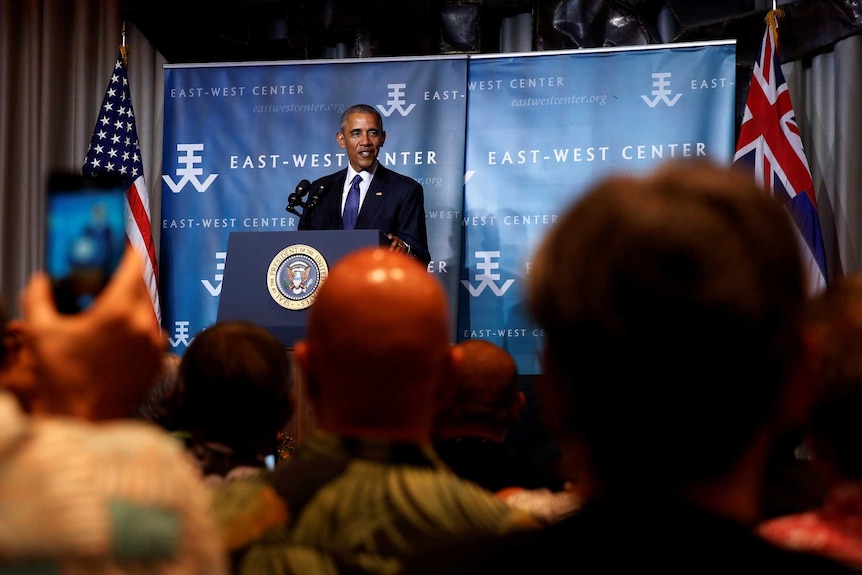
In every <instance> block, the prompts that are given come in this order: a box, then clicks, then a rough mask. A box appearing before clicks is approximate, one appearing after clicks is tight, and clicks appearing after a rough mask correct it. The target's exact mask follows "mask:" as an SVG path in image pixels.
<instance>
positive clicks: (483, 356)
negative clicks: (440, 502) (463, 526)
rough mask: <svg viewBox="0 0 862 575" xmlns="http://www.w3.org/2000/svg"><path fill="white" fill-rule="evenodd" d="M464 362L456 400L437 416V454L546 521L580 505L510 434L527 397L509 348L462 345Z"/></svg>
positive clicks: (477, 343)
mask: <svg viewBox="0 0 862 575" xmlns="http://www.w3.org/2000/svg"><path fill="white" fill-rule="evenodd" d="M456 347H457V348H459V349H460V350H461V354H462V359H461V362H460V365H459V369H458V372H457V373H456V374H454V375H453V389H452V390H451V392H450V396H449V397H450V400H449V401H447V402H445V403H444V405H443V407H442V408H441V409H440V411H439V412H438V414H437V417H436V420H435V426H434V450H435V451H436V452H437V454H438V455H439V456H440V458H441V459H443V461H444V462H445V463H446V464H447V465H448V466H449V467H450V468H451V469H452V470H453V471H454V472H455V473H456V474H458V475H460V476H461V477H464V478H466V479H469V480H470V481H473V482H474V483H477V484H479V485H481V486H482V487H484V488H485V489H488V490H489V491H493V492H496V493H497V494H498V495H500V496H504V497H505V499H506V500H507V501H508V502H509V503H510V504H513V505H517V506H522V507H524V508H526V509H528V510H530V511H532V512H533V513H534V514H536V515H538V516H539V517H540V518H542V519H543V520H546V521H551V520H556V519H558V518H559V517H561V516H563V515H567V514H568V513H571V512H572V511H574V510H575V509H577V506H578V504H579V500H578V497H577V496H575V494H574V492H573V491H571V490H569V489H565V487H566V482H565V481H563V479H562V478H561V477H560V476H559V475H556V476H554V475H551V474H549V473H547V472H546V471H545V470H544V469H539V468H538V467H537V466H536V465H534V464H533V463H532V462H531V461H530V459H529V458H528V457H527V454H525V453H523V452H522V451H521V450H519V449H518V448H517V446H515V445H514V444H513V443H512V442H511V441H509V438H508V434H509V431H510V430H511V429H513V428H514V427H515V425H517V423H518V422H519V420H520V417H521V410H522V409H523V408H524V404H525V403H526V398H525V395H524V392H523V391H521V390H520V389H519V388H518V366H517V364H516V363H515V360H514V358H513V357H512V356H511V355H510V354H509V352H507V351H506V350H505V349H503V348H501V347H500V346H498V345H496V344H494V343H492V342H490V341H486V340H481V339H470V340H465V341H462V342H460V343H458V344H456Z"/></svg>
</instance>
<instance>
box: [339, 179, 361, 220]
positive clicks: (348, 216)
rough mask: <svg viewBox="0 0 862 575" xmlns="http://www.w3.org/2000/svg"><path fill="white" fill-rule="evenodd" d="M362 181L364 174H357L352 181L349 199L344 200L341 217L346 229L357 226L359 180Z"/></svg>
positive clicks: (348, 193) (348, 194)
mask: <svg viewBox="0 0 862 575" xmlns="http://www.w3.org/2000/svg"><path fill="white" fill-rule="evenodd" d="M361 181H362V176H360V175H359V174H356V177H354V178H353V181H352V182H350V190H349V191H348V192H347V199H346V200H344V213H343V214H342V216H341V219H342V222H343V224H344V229H345V230H352V229H353V228H354V227H356V218H357V217H358V216H359V182H361Z"/></svg>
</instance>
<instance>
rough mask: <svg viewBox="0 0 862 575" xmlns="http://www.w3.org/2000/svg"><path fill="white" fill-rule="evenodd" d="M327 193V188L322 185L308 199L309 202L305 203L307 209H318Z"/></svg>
mask: <svg viewBox="0 0 862 575" xmlns="http://www.w3.org/2000/svg"><path fill="white" fill-rule="evenodd" d="M325 193H326V188H325V187H324V186H323V184H321V185H320V187H319V188H317V191H316V192H314V193H313V194H311V196H310V197H309V198H308V201H307V202H306V203H305V209H306V210H311V209H313V208H315V207H317V204H319V203H320V198H322V197H323V194H325Z"/></svg>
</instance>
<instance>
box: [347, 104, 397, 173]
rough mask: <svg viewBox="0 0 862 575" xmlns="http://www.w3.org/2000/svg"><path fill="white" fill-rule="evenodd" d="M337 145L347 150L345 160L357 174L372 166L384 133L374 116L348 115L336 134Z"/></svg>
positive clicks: (381, 145) (381, 144) (384, 135)
mask: <svg viewBox="0 0 862 575" xmlns="http://www.w3.org/2000/svg"><path fill="white" fill-rule="evenodd" d="M336 139H337V140H338V145H339V146H341V147H342V148H344V149H345V150H347V159H348V160H349V161H350V165H351V166H352V167H353V169H354V170H356V171H357V172H361V171H362V170H368V169H370V168H371V166H373V165H374V160H376V159H377V154H378V153H380V148H381V147H383V142H384V141H385V140H386V132H384V131H383V130H382V129H381V128H380V124H378V123H377V118H376V117H375V116H374V114H350V115H348V116H347V122H345V124H344V126H342V128H341V131H340V132H338V134H336Z"/></svg>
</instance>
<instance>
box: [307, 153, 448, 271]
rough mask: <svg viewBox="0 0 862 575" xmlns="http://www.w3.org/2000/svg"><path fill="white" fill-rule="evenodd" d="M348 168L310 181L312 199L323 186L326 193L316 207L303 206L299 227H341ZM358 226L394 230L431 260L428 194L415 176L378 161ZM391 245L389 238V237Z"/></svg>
mask: <svg viewBox="0 0 862 575" xmlns="http://www.w3.org/2000/svg"><path fill="white" fill-rule="evenodd" d="M346 179H347V168H344V169H343V170H341V171H340V172H335V173H334V174H329V175H327V176H323V177H322V178H320V179H318V180H315V181H314V182H312V184H311V188H310V189H311V191H310V193H309V196H308V198H307V200H310V199H311V197H312V196H314V194H316V193H317V190H319V189H320V187H321V186H323V195H322V196H321V198H320V201H319V203H318V204H317V206H316V207H315V208H314V209H311V210H309V209H308V208H306V209H305V210H303V213H302V217H300V219H299V225H298V226H297V228H298V229H300V230H340V229H343V227H342V224H341V193H342V191H343V190H344V183H345V181H346ZM356 228H357V229H377V230H380V232H381V233H382V234H383V236H385V235H386V234H394V235H396V236H398V237H399V238H401V239H402V240H404V241H405V242H407V243H408V244H409V245H410V253H411V254H412V255H413V257H415V258H416V259H417V260H419V261H421V262H422V263H423V264H426V265H427V264H428V262H429V261H431V255H430V254H429V252H428V232H427V230H426V228H425V194H424V192H423V190H422V186H421V185H419V183H418V182H417V181H416V180H414V179H412V178H408V177H407V176H404V175H402V174H399V173H397V172H393V171H392V170H390V169H388V168H384V167H383V166H382V165H381V164H378V165H377V171H376V172H375V173H374V178H373V179H372V180H371V186H370V187H369V188H368V193H367V194H365V201H364V202H362V208H361V209H360V210H359V217H358V218H357V220H356ZM387 245H388V241H387Z"/></svg>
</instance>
